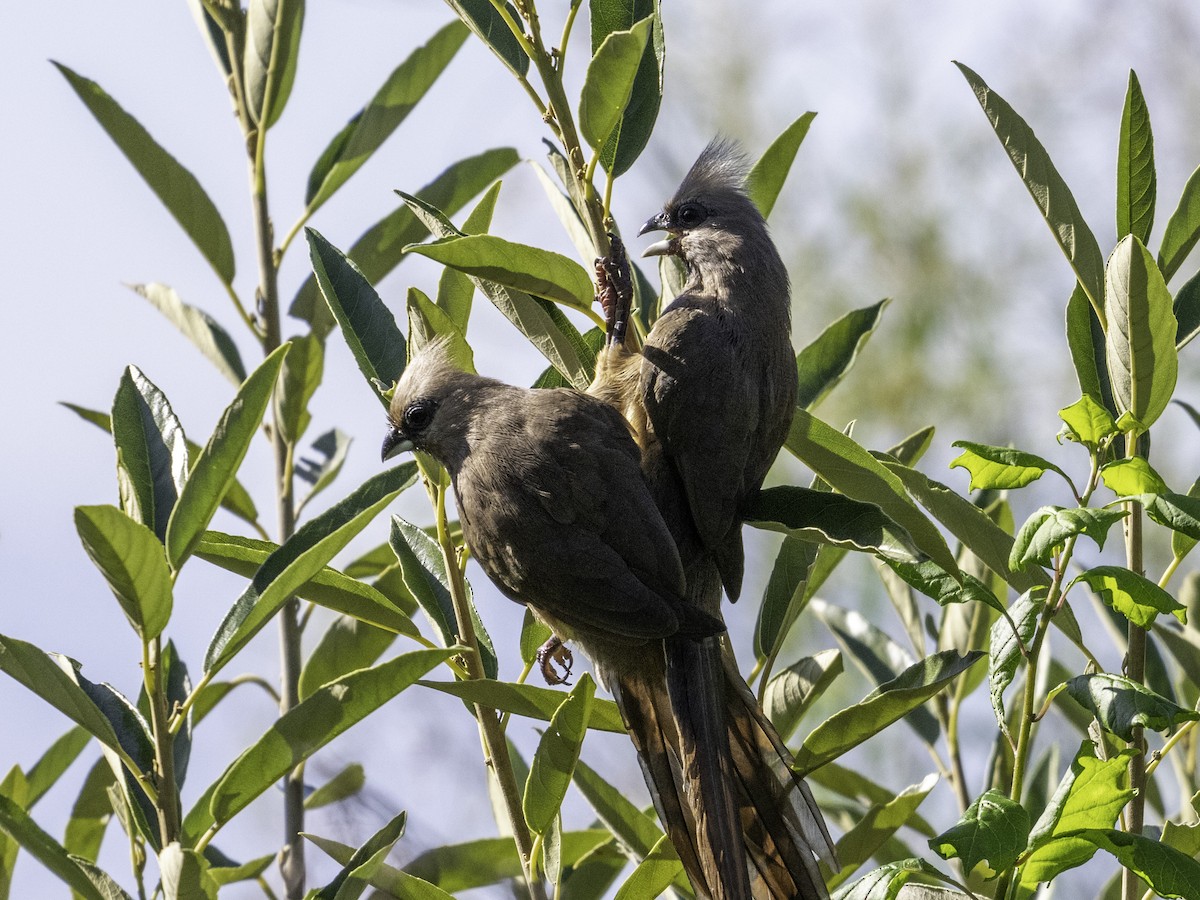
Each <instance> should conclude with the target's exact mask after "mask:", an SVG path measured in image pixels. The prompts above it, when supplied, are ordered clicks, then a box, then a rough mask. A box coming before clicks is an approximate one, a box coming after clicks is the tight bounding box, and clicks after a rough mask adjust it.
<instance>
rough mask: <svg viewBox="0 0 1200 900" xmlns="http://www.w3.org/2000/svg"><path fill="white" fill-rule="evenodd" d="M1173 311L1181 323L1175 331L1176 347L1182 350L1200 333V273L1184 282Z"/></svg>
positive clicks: (1176, 297) (1176, 296)
mask: <svg viewBox="0 0 1200 900" xmlns="http://www.w3.org/2000/svg"><path fill="white" fill-rule="evenodd" d="M1172 309H1173V310H1174V312H1175V320H1176V321H1177V322H1178V323H1179V324H1178V327H1177V328H1176V330H1175V346H1176V347H1180V348H1181V347H1183V346H1184V345H1186V344H1189V343H1191V340H1192V338H1194V337H1195V336H1196V335H1197V334H1198V333H1200V272H1197V273H1196V274H1195V275H1193V276H1192V277H1191V278H1189V279H1188V280H1187V281H1185V282H1184V284H1183V287H1181V288H1180V289H1179V292H1178V293H1177V294H1176V295H1175V302H1174V305H1173V307H1172Z"/></svg>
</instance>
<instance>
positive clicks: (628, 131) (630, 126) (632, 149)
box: [584, 0, 666, 259]
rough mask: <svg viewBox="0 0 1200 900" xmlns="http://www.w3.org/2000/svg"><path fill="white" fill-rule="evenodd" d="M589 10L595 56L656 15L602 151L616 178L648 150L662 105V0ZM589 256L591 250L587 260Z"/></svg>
mask: <svg viewBox="0 0 1200 900" xmlns="http://www.w3.org/2000/svg"><path fill="white" fill-rule="evenodd" d="M588 9H589V11H590V12H591V25H592V53H593V54H595V53H596V51H597V50H598V49H600V45H601V44H603V42H604V39H605V38H606V37H608V36H609V35H610V34H612V33H613V32H614V31H628V30H629V29H630V28H632V27H633V26H634V25H635V24H636V23H638V22H640V21H642V20H644V19H645V18H647V17H648V16H653V18H652V19H651V22H652V24H651V26H650V38H649V40H647V42H646V48H645V50H643V51H642V58H641V63H640V64H639V65H638V68H637V73H636V74H635V75H634V78H633V87H632V89H631V91H630V94H629V100H628V102H627V103H626V104H625V109H624V111H623V112H622V113H621V119H620V121H619V122H618V123H617V126H616V128H614V129H613V131H612V134H610V135H609V138H608V141H607V142H606V143H605V145H604V147H603V148H602V149H601V151H600V157H599V158H600V165H601V166H603V167H604V169H605V170H606V171H607V172H608V173H609V174H610V175H612V177H613V178H617V177H619V176H620V175H623V174H624V173H625V172H627V171H628V170H629V168H630V166H632V165H633V164H634V162H635V161H636V160H637V158H638V157H639V156H640V155H641V153H642V151H643V150H644V149H645V148H646V143H647V142H648V141H649V140H650V134H651V132H653V130H654V123H655V121H656V120H657V118H658V110H659V107H660V106H661V105H662V94H663V65H664V63H665V60H666V43H665V40H664V37H663V27H662V15H661V12H660V10H659V0H594V2H592V3H589V4H588ZM589 255H591V251H589V253H588V254H585V256H584V258H585V259H586V258H587V256H589Z"/></svg>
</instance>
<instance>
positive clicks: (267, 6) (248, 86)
mask: <svg viewBox="0 0 1200 900" xmlns="http://www.w3.org/2000/svg"><path fill="white" fill-rule="evenodd" d="M303 26H304V0H250V2H249V5H248V6H247V7H246V53H245V61H244V64H243V71H244V78H245V90H246V106H247V108H248V112H249V113H250V120H251V121H252V122H253V123H254V124H255V125H257V126H258V127H259V128H270V127H271V126H272V125H274V124H275V123H276V122H277V121H279V117H280V116H281V115H282V114H283V108H284V107H285V106H287V101H288V96H289V95H290V94H291V92H292V83H293V82H294V81H295V80H296V62H297V58H298V57H299V54H300V32H301V30H302V28H303Z"/></svg>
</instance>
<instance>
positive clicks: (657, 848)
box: [613, 834, 683, 900]
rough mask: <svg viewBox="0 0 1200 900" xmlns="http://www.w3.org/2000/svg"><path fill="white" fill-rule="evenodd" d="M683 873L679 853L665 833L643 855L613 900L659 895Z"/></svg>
mask: <svg viewBox="0 0 1200 900" xmlns="http://www.w3.org/2000/svg"><path fill="white" fill-rule="evenodd" d="M682 874H683V863H682V862H680V861H679V854H678V853H676V852H675V847H674V846H673V845H672V844H671V840H670V838H668V837H667V836H666V835H665V834H664V835H663V836H662V837H661V838H659V839H658V843H657V844H655V845H654V846H653V847H651V848H650V852H649V853H647V854H646V855H645V856H644V857H642V861H641V862H639V863H638V864H637V866H636V867H635V868H634V870H633V871H632V872H631V873H630V875H629V878H627V879H626V880H625V883H624V884H622V885H621V887H620V889H619V890H618V891H617V893H616V894H615V895H614V896H613V900H642V898H644V897H657V896H659V895H660V894H662V892H663V891H665V890H666V889H667V888H669V887H670V886H671V884H672V882H674V881H675V879H676V878H678V877H679V876H680V875H682Z"/></svg>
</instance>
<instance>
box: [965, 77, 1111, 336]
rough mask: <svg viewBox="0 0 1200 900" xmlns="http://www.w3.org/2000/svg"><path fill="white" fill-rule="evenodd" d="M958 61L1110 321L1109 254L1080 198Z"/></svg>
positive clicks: (1003, 105)
mask: <svg viewBox="0 0 1200 900" xmlns="http://www.w3.org/2000/svg"><path fill="white" fill-rule="evenodd" d="M955 65H956V66H958V68H959V70H960V71H961V72H962V73H963V76H964V77H965V78H966V79H967V83H968V84H970V86H971V90H972V91H973V92H974V94H975V99H976V100H978V101H979V105H980V106H981V107H982V108H983V111H984V114H985V115H986V116H987V118H988V122H990V123H991V126H992V130H993V131H995V132H996V137H998V138H999V139H1000V143H1001V144H1003V145H1004V149H1005V152H1007V153H1008V158H1009V159H1010V160H1011V161H1012V164H1013V165H1014V166H1015V167H1016V170H1017V174H1018V175H1020V176H1021V180H1022V181H1023V182H1024V183H1025V187H1026V188H1027V189H1028V190H1029V194H1030V196H1031V197H1033V200H1034V202H1035V203H1036V204H1037V206H1038V209H1039V210H1040V211H1041V213H1042V217H1043V218H1044V219H1045V220H1046V224H1047V225H1049V226H1050V230H1051V231H1052V232H1053V233H1054V239H1055V240H1056V241H1058V245H1059V247H1060V248H1061V249H1062V251H1063V253H1064V254H1065V255H1066V257H1067V261H1068V262H1069V263H1070V264H1071V268H1072V269H1073V270H1074V272H1075V277H1076V278H1077V279H1079V283H1080V285H1082V286H1083V290H1084V291H1085V292H1086V294H1087V297H1088V300H1089V301H1090V302H1091V304H1092V308H1093V309H1094V310H1095V311H1096V315H1097V316H1099V317H1100V321H1101V324H1104V325H1107V321H1106V319H1105V311H1104V257H1103V256H1102V255H1101V253H1100V245H1099V244H1098V243H1097V242H1096V237H1095V235H1094V234H1092V231H1091V229H1090V228H1088V226H1087V222H1085V221H1084V219H1083V215H1082V214H1081V213H1080V212H1079V206H1078V204H1076V203H1075V198H1074V197H1072V196H1071V190H1070V188H1068V187H1067V183H1066V182H1065V181H1063V179H1062V176H1061V175H1059V174H1058V170H1057V169H1055V168H1054V163H1052V162H1051V161H1050V155H1049V154H1048V153H1047V152H1046V149H1045V148H1044V147H1043V146H1042V144H1041V142H1040V141H1039V140H1038V139H1037V137H1036V136H1035V135H1034V133H1033V130H1032V129H1031V128H1030V127H1029V125H1028V124H1026V122H1025V120H1024V119H1022V118H1021V117H1020V116H1019V115H1018V114H1017V113H1016V111H1015V110H1014V109H1013V108H1012V107H1011V106H1009V105H1008V103H1007V102H1005V100H1004V98H1002V97H1001V96H1000V95H999V94H997V93H996V92H995V91H993V90H992V89H991V88H990V87H988V86H987V84H986V83H985V82H984V80H983V79H982V78H980V77H979V76H978V75H976V74H975V73H974V72H972V71H971V70H970V69H968V68H967V67H966V66H964V65H963V64H962V63H959V62H956V63H955Z"/></svg>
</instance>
